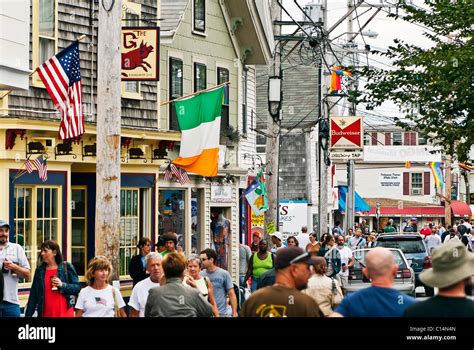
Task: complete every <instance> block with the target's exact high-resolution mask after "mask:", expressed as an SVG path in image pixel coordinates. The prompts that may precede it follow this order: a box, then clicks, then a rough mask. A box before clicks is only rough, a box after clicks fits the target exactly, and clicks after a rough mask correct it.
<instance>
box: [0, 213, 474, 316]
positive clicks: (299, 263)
mask: <svg viewBox="0 0 474 350" xmlns="http://www.w3.org/2000/svg"><path fill="white" fill-rule="evenodd" d="M387 227H388V229H387V230H386V232H395V231H394V230H392V229H391V227H394V226H393V221H389V222H388V225H387V226H386V228H387ZM441 228H442V227H434V226H431V225H426V230H424V231H423V232H420V234H422V235H424V236H425V238H424V240H425V242H426V244H427V246H428V247H429V248H430V249H431V251H432V268H431V269H428V270H425V271H424V272H423V273H421V275H420V279H421V281H422V282H423V283H424V284H426V285H427V286H430V287H435V288H438V290H439V292H438V294H437V295H436V296H434V297H432V298H429V299H428V300H426V301H423V302H417V301H416V299H415V298H413V297H410V296H408V295H406V294H404V293H402V292H400V291H398V290H396V289H395V288H394V278H395V276H396V274H397V270H398V265H397V264H396V263H395V261H394V257H393V254H392V253H391V252H390V251H389V250H388V249H386V248H383V247H377V245H376V244H374V242H375V238H371V236H372V235H373V236H374V237H376V234H372V233H368V228H367V227H364V226H363V225H359V226H358V227H355V228H354V230H352V231H353V233H352V234H347V235H345V234H344V231H343V230H342V228H341V227H340V225H339V223H336V226H335V228H334V229H333V230H332V232H331V233H324V234H323V235H321V238H320V239H319V240H318V239H317V234H316V233H315V232H310V233H308V232H307V228H306V227H303V228H302V230H301V234H300V235H298V236H296V237H294V236H292V237H288V239H287V240H286V241H284V239H283V235H282V234H281V233H280V232H276V233H274V234H272V235H271V243H272V244H271V248H270V242H269V241H267V240H266V239H265V238H260V237H259V236H258V235H254V236H253V237H252V242H251V246H250V247H249V246H246V245H245V244H240V247H239V258H240V264H239V268H240V275H239V283H240V285H241V286H243V287H244V288H245V287H247V286H248V285H249V284H250V288H249V289H250V291H251V294H250V291H249V295H247V299H246V300H245V302H243V298H242V295H240V292H239V289H238V288H237V289H236V283H234V282H233V280H232V278H231V275H230V273H229V272H228V271H227V270H225V269H223V268H221V267H219V266H218V254H217V252H216V251H215V250H213V249H210V248H208V249H204V250H202V251H201V253H200V254H199V255H198V254H191V255H190V256H188V257H185V255H184V253H183V252H182V251H179V250H178V249H177V242H178V240H177V235H176V234H175V233H172V232H169V233H166V234H163V235H161V236H160V238H159V240H158V242H157V244H156V251H152V246H153V244H152V243H151V241H150V239H148V238H142V239H140V240H139V242H138V244H137V249H138V254H137V255H136V256H134V257H133V258H132V259H131V261H130V266H129V271H130V275H131V277H132V279H133V289H132V293H131V296H130V299H129V301H128V307H127V304H126V302H125V300H124V298H123V297H122V295H121V293H120V290H119V288H116V287H115V286H112V285H111V284H110V282H111V277H112V264H111V263H110V261H109V260H108V259H107V258H106V257H104V256H96V257H94V258H92V259H91V260H90V261H89V263H88V266H87V271H86V273H85V280H86V286H85V287H83V286H81V283H80V282H79V278H78V275H77V273H76V271H75V269H74V266H73V265H72V264H71V263H69V262H66V261H64V259H63V256H62V254H61V249H60V246H59V245H58V244H57V243H56V242H54V241H52V240H47V241H45V242H43V244H42V245H41V249H40V255H39V264H38V266H37V267H36V270H35V273H34V278H33V281H32V285H31V290H30V294H29V299H28V302H27V305H26V308H25V316H26V317H31V316H34V315H37V316H38V317H74V316H75V317H126V316H129V317H238V316H241V317H293V316H299V317H401V316H410V317H437V316H438V317H464V316H466V317H472V315H474V302H473V301H472V300H470V299H469V298H467V297H466V294H472V288H473V287H472V276H473V275H474V253H472V251H471V243H472V235H471V229H472V227H470V225H469V224H467V223H466V222H464V221H462V222H460V223H458V224H457V225H453V227H448V228H447V229H445V230H442V229H441ZM9 230H10V226H9V224H8V223H7V222H5V221H0V258H1V262H2V272H1V275H0V293H1V294H0V296H2V299H1V300H2V302H1V304H0V317H8V316H10V317H19V316H20V303H19V300H18V281H19V279H20V278H23V279H28V278H29V277H30V265H29V262H28V259H27V258H26V255H25V252H24V250H23V248H22V247H21V246H20V245H18V244H16V243H12V242H9ZM348 233H349V232H348ZM443 235H444V236H443ZM466 242H467V243H466ZM360 248H370V250H369V252H368V253H367V254H366V256H365V261H364V264H363V270H362V272H363V274H364V276H366V278H367V279H368V280H370V284H371V286H370V287H367V288H364V289H361V290H359V291H357V292H354V293H350V294H347V286H348V283H349V281H348V279H349V270H350V268H351V267H352V266H353V264H354V261H355V258H354V256H353V253H352V252H353V251H354V250H356V249H360ZM236 290H237V293H238V294H236ZM127 310H128V315H127Z"/></svg>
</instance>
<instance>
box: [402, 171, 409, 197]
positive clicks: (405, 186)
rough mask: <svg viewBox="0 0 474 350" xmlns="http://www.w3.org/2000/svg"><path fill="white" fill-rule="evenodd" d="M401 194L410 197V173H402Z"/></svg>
mask: <svg viewBox="0 0 474 350" xmlns="http://www.w3.org/2000/svg"><path fill="white" fill-rule="evenodd" d="M403 194H404V195H405V196H408V195H410V173H403Z"/></svg>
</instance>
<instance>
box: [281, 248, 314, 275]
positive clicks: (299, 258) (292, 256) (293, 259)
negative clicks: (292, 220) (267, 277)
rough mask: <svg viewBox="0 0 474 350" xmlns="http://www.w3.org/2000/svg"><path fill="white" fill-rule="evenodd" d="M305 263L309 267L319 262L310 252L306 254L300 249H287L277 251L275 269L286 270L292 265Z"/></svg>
mask: <svg viewBox="0 0 474 350" xmlns="http://www.w3.org/2000/svg"><path fill="white" fill-rule="evenodd" d="M300 262H304V263H306V264H308V265H316V264H317V263H318V261H317V260H316V259H314V258H313V257H312V255H311V253H310V252H305V251H304V250H303V249H301V248H300V247H294V246H291V247H285V248H282V249H279V250H277V252H276V256H275V268H276V269H277V270H278V269H284V268H285V267H288V266H290V265H291V264H296V263H300Z"/></svg>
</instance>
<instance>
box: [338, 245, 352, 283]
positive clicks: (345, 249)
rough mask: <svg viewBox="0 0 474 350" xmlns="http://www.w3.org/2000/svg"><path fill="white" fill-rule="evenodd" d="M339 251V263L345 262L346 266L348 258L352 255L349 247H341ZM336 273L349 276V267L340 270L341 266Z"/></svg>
mask: <svg viewBox="0 0 474 350" xmlns="http://www.w3.org/2000/svg"><path fill="white" fill-rule="evenodd" d="M338 249H339V248H338ZM339 253H340V254H341V265H342V264H346V266H347V265H348V264H349V259H350V258H351V257H352V250H351V248H349V247H343V248H341V249H339ZM338 275H341V276H349V268H347V269H346V271H342V268H341V271H340V272H339V273H338Z"/></svg>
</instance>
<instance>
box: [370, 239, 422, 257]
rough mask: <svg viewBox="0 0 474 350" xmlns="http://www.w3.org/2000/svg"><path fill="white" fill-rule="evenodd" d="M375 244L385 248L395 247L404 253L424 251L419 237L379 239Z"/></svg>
mask: <svg viewBox="0 0 474 350" xmlns="http://www.w3.org/2000/svg"><path fill="white" fill-rule="evenodd" d="M376 246H378V247H385V248H397V249H400V250H401V251H402V252H404V253H405V254H413V253H426V249H425V246H424V245H423V242H422V241H421V239H418V240H403V241H401V240H381V241H377V244H376Z"/></svg>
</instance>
